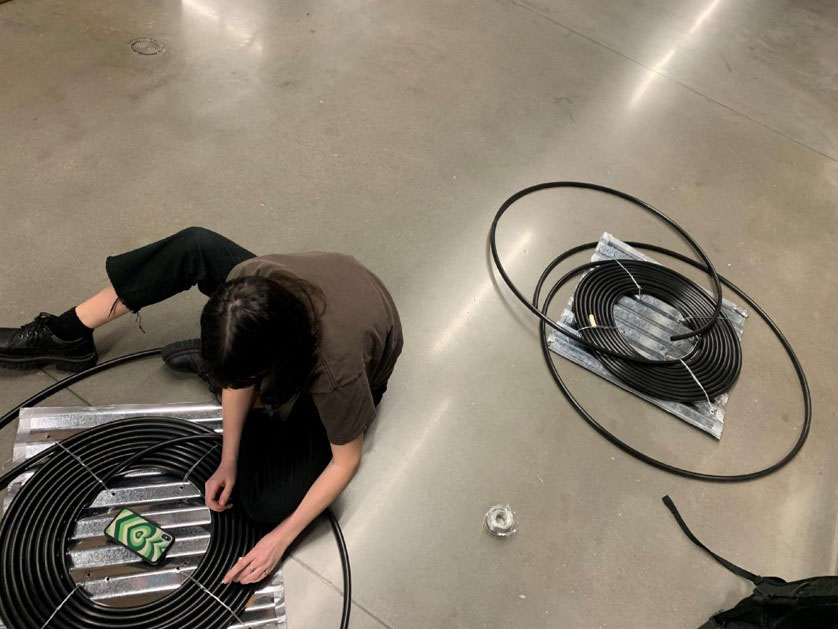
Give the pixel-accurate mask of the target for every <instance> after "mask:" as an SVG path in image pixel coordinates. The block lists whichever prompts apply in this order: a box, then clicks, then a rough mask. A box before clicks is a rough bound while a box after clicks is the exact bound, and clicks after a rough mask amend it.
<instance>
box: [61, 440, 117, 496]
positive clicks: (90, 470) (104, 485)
mask: <svg viewBox="0 0 838 629" xmlns="http://www.w3.org/2000/svg"><path fill="white" fill-rule="evenodd" d="M55 445H57V446H58V447H59V448H61V449H62V450H64V452H66V453H67V454H69V455H70V456H71V457H73V458H74V459H75V460H76V461H78V462H79V465H81V466H82V467H83V468H84V469H86V470H87V471H88V472H90V473H91V474H92V475H93V478H95V479H96V480H98V481H99V484H100V485H102V487H104V488H105V489H108V486H107V485H106V484H105V481H103V480H102V479H101V478H99V477H98V476H96V472H94V471H93V470H92V469H90V467H88V466H87V464H86V463H85V462H84V461H82V460H81V459H80V458H79V457H77V456H76V455H75V454H73V453H72V452H70V450H69V448H67V447H66V446H65V445H64V444H63V443H61V442H60V441H56V442H55Z"/></svg>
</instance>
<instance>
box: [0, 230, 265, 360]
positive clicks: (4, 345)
mask: <svg viewBox="0 0 838 629" xmlns="http://www.w3.org/2000/svg"><path fill="white" fill-rule="evenodd" d="M252 257H254V254H253V253H251V252H250V251H248V250H247V249H244V248H243V247H241V246H239V245H237V244H236V243H234V242H233V241H231V240H229V239H228V238H225V237H224V236H221V235H219V234H216V233H214V232H211V231H209V230H207V229H203V228H201V227H189V228H187V229H184V230H181V231H180V232H178V233H176V234H174V235H172V236H169V237H168V238H164V239H163V240H160V241H157V242H154V243H151V244H149V245H146V246H145V247H141V248H139V249H135V250H133V251H129V252H127V253H123V254H120V255H117V256H111V257H109V258H108V259H107V261H106V264H105V268H106V270H107V273H108V277H109V279H110V280H111V284H110V285H109V286H107V287H106V288H104V289H102V290H101V291H99V292H98V293H97V294H95V295H94V296H92V297H90V298H89V299H87V300H86V301H84V302H82V303H81V304H79V305H78V306H76V307H75V308H71V309H70V310H68V311H67V312H65V313H64V314H62V315H61V316H59V317H56V316H55V315H50V314H48V313H41V314H40V315H38V317H36V318H35V320H34V321H32V322H31V323H28V324H26V325H24V326H21V327H20V328H0V367H10V368H18V369H33V368H38V367H43V366H46V365H50V364H54V365H56V366H57V367H59V368H61V369H67V370H70V371H79V370H82V369H86V368H88V367H92V366H93V365H95V364H96V361H97V359H98V356H97V354H96V348H95V345H94V344H93V338H92V332H93V329H94V328H97V327H99V326H101V325H104V324H105V323H108V322H109V321H112V320H113V319H116V318H117V317H119V316H121V315H123V314H125V313H127V312H130V311H134V312H136V311H138V310H139V309H140V308H142V307H144V306H148V305H151V304H154V303H157V302H160V301H163V300H164V299H166V298H167V297H171V296H172V295H174V294H176V293H179V292H181V291H184V290H188V289H189V288H191V287H192V286H194V285H196V284H197V285H198V288H199V290H200V291H201V292H202V293H204V294H205V295H209V294H211V293H212V291H213V290H215V289H216V288H217V287H218V286H220V285H221V284H223V283H224V281H225V280H226V278H227V275H228V274H229V272H230V271H231V270H232V269H233V267H234V266H236V265H237V264H238V263H239V262H243V261H244V260H247V259H249V258H252Z"/></svg>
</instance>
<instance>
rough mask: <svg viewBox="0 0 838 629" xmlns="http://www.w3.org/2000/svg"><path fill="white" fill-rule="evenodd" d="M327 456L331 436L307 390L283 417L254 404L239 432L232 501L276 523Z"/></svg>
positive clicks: (329, 455) (297, 501)
mask: <svg viewBox="0 0 838 629" xmlns="http://www.w3.org/2000/svg"><path fill="white" fill-rule="evenodd" d="M331 459H332V451H331V447H330V446H329V439H328V437H327V436H326V430H325V428H323V424H322V423H321V422H320V415H319V414H318V413H317V408H316V407H315V406H314V402H313V401H312V399H311V396H310V395H308V394H303V395H301V396H300V398H299V399H298V400H297V402H296V403H295V404H294V409H293V411H292V412H291V414H290V416H289V417H288V419H286V420H285V421H282V420H280V419H279V418H277V417H275V416H271V415H269V414H268V413H267V412H265V411H264V410H261V409H256V410H254V411H252V412H251V414H250V416H248V418H247V422H245V426H244V430H243V432H242V440H241V445H240V447H239V459H238V472H237V478H236V490H235V496H234V501H236V502H238V506H241V507H242V508H243V509H244V510H245V512H246V513H247V514H248V515H249V516H250V517H251V518H253V519H254V520H256V521H257V522H264V523H267V524H279V523H280V522H281V521H282V520H284V519H285V518H287V517H288V516H289V515H291V513H293V511H294V509H296V508H297V506H298V505H299V504H300V502H302V500H303V498H304V497H305V495H306V493H307V492H308V490H309V488H310V487H311V486H312V485H313V484H314V481H316V480H317V478H318V477H319V476H320V474H321V473H322V472H323V470H324V469H326V466H327V465H328V464H329V461H330V460H331Z"/></svg>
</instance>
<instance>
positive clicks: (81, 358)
mask: <svg viewBox="0 0 838 629" xmlns="http://www.w3.org/2000/svg"><path fill="white" fill-rule="evenodd" d="M54 319H57V317H56V316H55V315H51V314H48V313H46V312H42V313H41V314H39V315H38V316H37V317H35V320H34V321H32V323H27V324H26V325H24V326H21V327H19V328H0V367H8V368H10V369H37V368H38V367H46V366H47V365H55V366H56V367H57V368H58V369H63V370H64V371H82V370H84V369H87V368H89V367H93V365H95V364H96V361H98V360H99V355H98V354H97V353H96V345H94V343H93V336H92V335H90V336H85V337H82V338H78V339H74V340H72V341H64V340H62V339H60V338H58V337H57V336H55V334H54V333H53V331H52V329H51V328H50V327H49V324H50V322H51V321H53V320H54Z"/></svg>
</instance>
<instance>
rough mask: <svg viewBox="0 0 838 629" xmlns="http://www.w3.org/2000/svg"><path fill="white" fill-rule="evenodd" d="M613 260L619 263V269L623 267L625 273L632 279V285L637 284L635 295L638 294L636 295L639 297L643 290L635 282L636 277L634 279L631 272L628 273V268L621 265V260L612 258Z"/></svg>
mask: <svg viewBox="0 0 838 629" xmlns="http://www.w3.org/2000/svg"><path fill="white" fill-rule="evenodd" d="M614 262H616V263H617V264H619V265H620V268H621V269H623V271H625V272H626V273H628V276H629V277H630V278H631V281H632V282H634V285H635V286H637V296H638V297H640V295H642V294H643V291H642V290H640V284H638V283H637V280H636V279H634V275H632V274H631V273H629V270H628V269H627V268H626V267H624V266H623V263H622V262H620V261H619V260H617V259H616V258H614Z"/></svg>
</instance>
